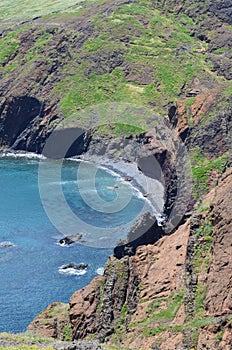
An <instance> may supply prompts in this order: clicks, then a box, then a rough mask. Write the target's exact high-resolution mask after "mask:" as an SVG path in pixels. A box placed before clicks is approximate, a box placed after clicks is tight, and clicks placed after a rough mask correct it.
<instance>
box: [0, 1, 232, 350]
mask: <svg viewBox="0 0 232 350" xmlns="http://www.w3.org/2000/svg"><path fill="white" fill-rule="evenodd" d="M0 11H1V13H2V16H1V19H0V150H6V149H9V148H10V149H11V150H23V151H32V152H36V153H41V152H42V150H43V146H44V144H45V142H46V140H47V138H48V136H49V135H50V134H51V133H52V131H53V130H54V129H55V127H56V126H57V125H58V124H59V122H60V121H62V122H64V123H65V122H67V125H71V126H75V127H78V128H80V127H81V128H83V130H84V137H83V140H82V141H81V142H80V143H79V144H75V145H74V147H76V148H75V149H74V151H75V154H85V155H87V156H88V155H89V156H90V157H93V156H94V157H95V156H97V157H99V156H102V155H104V156H106V157H109V158H111V159H113V160H120V161H121V160H122V161H124V162H127V163H128V162H135V161H138V159H136V157H135V156H134V153H133V152H134V149H133V147H134V146H133V145H134V143H133V142H134V141H135V142H136V145H139V146H141V145H143V146H144V150H143V152H144V153H143V159H145V160H146V161H147V162H148V163H149V159H150V158H149V157H150V156H151V155H152V156H155V157H156V159H157V161H158V163H159V164H160V168H161V170H162V172H163V178H162V181H163V183H164V185H165V191H166V195H165V200H166V202H165V208H164V209H165V214H166V215H167V217H169V215H170V212H171V211H172V210H173V206H174V204H175V201H176V199H177V197H178V181H177V170H176V167H177V165H176V164H175V162H176V158H175V157H177V155H176V154H175V152H174V148H175V147H176V144H175V140H176V138H175V137H176V136H173V139H172V136H170V135H172V134H173V135H179V137H180V140H182V141H183V143H184V147H185V149H186V150H187V152H188V154H189V157H190V160H191V173H192V180H193V183H192V194H191V196H189V198H188V203H187V202H186V201H183V198H182V203H181V205H180V206H179V207H178V212H177V216H178V215H179V216H181V217H182V219H181V220H179V221H178V224H177V225H176V227H175V229H173V230H172V231H171V232H168V233H169V235H166V232H165V230H163V229H161V228H159V227H158V226H157V224H156V223H155V224H154V225H153V226H152V227H151V228H150V229H149V230H148V232H146V233H145V235H143V236H142V237H140V238H139V239H138V240H135V241H134V242H130V241H129V242H124V245H123V246H122V248H121V247H120V248H118V247H116V248H115V251H114V256H113V257H110V258H109V260H108V262H107V264H106V267H105V273H104V276H102V277H100V276H98V277H96V278H95V279H94V280H93V281H92V282H91V283H90V285H88V286H87V287H85V288H84V289H82V290H81V291H77V292H76V293H74V295H73V296H71V299H70V304H69V305H63V304H62V305H60V304H57V303H54V304H52V305H51V306H49V307H48V309H47V310H45V311H43V312H42V313H41V314H40V315H39V316H38V317H37V318H36V319H35V320H34V321H33V322H32V323H31V324H30V326H29V332H32V333H36V334H39V335H42V336H43V337H52V338H53V340H54V339H57V338H58V339H60V340H65V341H70V340H71V339H72V340H76V341H77V340H78V341H79V340H80V341H81V340H84V341H87V343H88V344H87V343H86V344H87V345H85V343H83V347H81V346H82V345H80V347H76V349H79V348H80V349H82V348H83V349H85V346H86V349H89V348H91V347H92V348H93V349H95V347H96V348H97V346H98V348H99V349H100V348H101V347H102V349H103V348H104V349H109V350H110V349H112V350H114V349H119V348H121V349H123V348H125V349H153V350H174V349H175V350H176V349H189V350H190V349H191V350H193V349H195V350H202V349H208V350H230V349H231V344H232V339H231V327H232V325H231V321H232V318H231V317H232V305H231V287H232V285H231V278H232V276H231V222H232V217H231V201H232V198H231V188H232V187H231V185H232V182H231V181H232V174H231V149H232V114H231V112H232V107H231V102H232V88H231V78H232V64H231V62H232V51H231V42H232V40H231V39H232V20H231V18H232V6H231V2H230V1H227V0H224V1H212V0H205V1H200V0H197V1H193V0H187V1H183V0H177V1H172V0H161V1H158V0H157V1H156V0H151V1H149V0H141V1H138V0H137V1H136V0H119V1H117V2H116V1H112V0H106V1H104V0H94V1H88V0H87V1H75V0H68V1H66V2H64V1H59V0H56V1H52V0H47V1H46V3H45V2H44V1H42V0H39V1H37V3H36V4H34V3H33V2H32V1H31V0H23V1H20V2H18V4H12V5H9V1H6V0H3V1H2V2H1V4H0ZM112 106H113V107H112ZM115 106H116V107H115ZM128 106H130V108H129V107H128ZM131 106H132V107H133V108H131ZM92 107H93V108H92ZM96 111H97V113H99V115H100V122H98V124H95V114H94V113H95V112H96ZM112 111H113V112H112ZM154 116H155V117H154ZM157 120H158V121H161V122H160V124H159V125H158V126H157ZM69 122H70V123H71V124H69ZM103 124H104V125H103ZM96 125H97V127H96ZM163 126H165V128H166V127H167V130H169V131H168V132H169V134H168V133H167V134H165V132H166V131H165V130H166V129H165V128H163ZM155 130H156V131H157V130H159V132H160V134H158V136H161V140H160V139H159V137H157V134H156V133H155V132H154V131H155ZM170 139H171V141H170ZM178 142H179V141H178ZM124 149H126V152H125V151H124ZM184 161H185V159H184V157H183V160H182V162H184ZM158 179H159V180H160V178H158ZM140 219H141V220H140V222H139V223H138V226H139V225H142V224H144V221H146V220H147V219H146V217H142V218H140ZM133 232H134V231H133ZM54 302H55V301H54ZM8 337H9V338H8ZM5 338H7V341H5V340H4V339H5ZM17 341H18V340H15V339H12V343H11V338H10V336H9V335H7V336H6V335H4V336H3V335H2V336H1V335H0V348H1V346H3V347H4V346H5V347H6V346H10V345H12V346H16V348H17V346H24V345H18V344H19V343H20V344H25V349H27V348H30V347H31V346H33V341H32V342H31V341H30V339H29V340H26V341H24V340H20V341H19V343H17ZM94 342H96V343H94ZM98 342H104V344H103V345H99V343H98ZM68 344H69V343H68ZM70 344H72V343H70ZM94 344H95V345H94ZM96 344H98V345H96ZM36 346H38V347H42V345H41V344H40V342H39V341H38V342H36ZM46 346H47V345H46ZM49 346H50V347H52V348H57V347H56V346H58V348H59V346H60V349H65V348H67V349H68V348H69V346H71V348H72V349H74V348H75V346H77V345H75V346H74V345H73V344H72V345H67V344H63V345H62V344H58V345H57V344H55V345H54V344H53V343H51V344H48V347H49ZM72 346H73V347H72ZM71 348H70V349H71Z"/></svg>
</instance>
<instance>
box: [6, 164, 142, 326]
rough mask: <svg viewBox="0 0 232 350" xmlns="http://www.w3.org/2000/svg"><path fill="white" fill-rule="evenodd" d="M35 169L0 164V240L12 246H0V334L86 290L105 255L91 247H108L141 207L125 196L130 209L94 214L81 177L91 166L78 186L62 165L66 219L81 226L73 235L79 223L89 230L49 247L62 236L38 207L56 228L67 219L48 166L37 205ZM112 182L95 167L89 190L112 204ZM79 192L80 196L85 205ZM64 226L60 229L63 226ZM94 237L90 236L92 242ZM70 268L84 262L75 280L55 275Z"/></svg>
mask: <svg viewBox="0 0 232 350" xmlns="http://www.w3.org/2000/svg"><path fill="white" fill-rule="evenodd" d="M38 164H39V161H38V160H35V159H33V160H32V159H12V158H8V159H3V158H0V188H1V191H0V193H1V197H0V199H1V200H0V242H12V243H13V244H14V246H12V247H8V248H6V247H0V305H1V307H0V310H1V313H0V332H3V331H7V332H15V333H16V332H23V331H25V330H26V327H27V326H28V324H29V323H30V321H31V320H32V319H33V318H34V317H35V316H36V315H37V314H38V313H39V312H40V311H41V310H43V309H44V308H45V307H47V305H48V304H50V303H51V302H53V301H62V302H68V301H69V298H70V296H71V294H72V293H73V292H74V291H76V290H77V289H80V288H82V287H83V286H85V285H86V284H88V283H89V282H90V281H91V279H92V278H93V277H94V276H95V275H96V270H97V269H98V268H100V267H102V266H104V264H105V262H106V260H107V257H108V256H109V255H110V254H111V253H112V247H113V243H112V246H111V244H109V246H108V248H98V247H99V246H100V247H101V244H96V245H95V244H92V243H93V242H94V241H98V242H99V240H100V241H101V239H102V242H103V241H104V242H105V241H107V240H108V241H109V242H110V243H111V238H112V237H111V233H112V232H113V235H114V239H115V237H118V236H117V235H119V236H120V232H122V229H121V228H122V227H125V225H126V224H127V223H128V221H130V220H132V219H133V218H134V217H136V215H137V214H139V213H140V211H141V210H142V207H143V205H144V200H143V199H140V198H138V197H137V196H136V195H133V196H132V199H131V201H130V202H131V203H130V204H128V205H126V206H125V207H124V208H123V209H121V210H119V211H118V212H116V213H114V212H113V213H108V212H104V208H103V210H100V212H99V211H97V210H95V209H94V208H93V207H92V205H91V203H94V198H95V197H94V190H93V189H92V187H91V184H90V182H88V174H90V173H91V171H92V170H93V169H92V168H91V165H88V166H87V168H86V170H85V169H84V171H82V173H81V176H82V177H81V176H80V179H79V183H78V181H76V180H77V175H76V174H77V169H78V166H79V163H78V162H70V161H69V162H68V161H67V162H65V163H64V165H63V167H62V180H61V184H62V186H61V187H62V191H63V193H64V196H65V198H66V200H67V203H68V206H69V207H70V208H71V211H72V212H73V214H74V215H77V216H78V217H80V218H81V220H82V221H83V223H84V225H83V227H77V229H76V232H79V231H80V230H81V232H84V233H86V232H85V230H86V227H85V223H87V225H91V227H92V228H93V230H92V231H91V230H90V231H91V234H89V236H88V235H87V236H86V240H85V243H84V244H75V245H72V246H70V247H61V246H60V245H58V244H57V242H58V240H59V239H60V238H62V237H63V235H64V233H62V232H59V230H58V229H57V227H56V223H55V226H54V223H53V224H52V223H51V221H50V220H49V218H48V216H47V213H46V212H45V210H44V207H43V205H44V203H46V201H47V203H48V205H50V204H51V203H50V202H52V206H53V208H54V210H55V212H56V213H57V215H58V217H59V218H62V220H64V222H65V220H67V218H66V217H65V215H64V211H63V208H62V205H61V204H60V199H59V197H57V198H56V197H55V195H56V193H57V186H59V184H58V183H57V182H56V181H54V178H55V175H54V174H55V171H56V169H55V168H56V164H55V162H50V163H49V164H47V173H46V171H45V173H43V176H44V179H45V178H46V176H47V179H46V181H45V182H44V184H43V185H42V187H43V190H44V191H43V193H45V197H46V195H47V197H46V198H43V205H42V202H41V198H40V193H39V187H38ZM85 171H86V174H85V173H84V172H85ZM118 181H119V179H118V178H117V177H115V176H113V175H112V174H110V173H108V172H106V171H105V170H104V169H99V170H98V171H97V174H96V179H95V186H96V191H95V192H98V195H99V198H100V199H103V201H105V202H106V203H107V202H110V201H112V200H115V198H116V197H117V193H116V190H112V188H108V187H109V186H113V185H115V184H117V183H118ZM40 186H41V185H40ZM78 186H79V187H78ZM80 191H82V195H83V193H84V194H86V195H87V197H86V198H87V200H86V201H85V200H83V198H82V196H81V195H80ZM88 191H89V193H88ZM126 195H127V193H126ZM43 196H44V194H43ZM88 200H89V201H88ZM49 201H50V202H49ZM49 203H50V204H49ZM106 211H107V210H106ZM67 221H68V220H67ZM74 224H75V223H74ZM119 224H120V227H119V228H118V225H119ZM65 225H66V226H65V227H67V228H68V226H69V223H68V222H67V223H66V224H65ZM71 226H72V225H71ZM87 227H88V226H87ZM94 227H96V230H94ZM70 229H71V231H70V232H69V233H72V227H71V228H70ZM101 229H105V231H104V234H103V236H104V237H101ZM95 232H96V237H93V235H94V233H95ZM107 235H108V236H107ZM112 242H113V241H112ZM102 246H105V245H104V244H102ZM70 262H74V263H81V262H85V263H87V264H89V268H88V269H87V272H86V273H85V274H83V275H64V274H61V273H59V271H58V269H59V267H60V266H61V265H63V264H67V263H70Z"/></svg>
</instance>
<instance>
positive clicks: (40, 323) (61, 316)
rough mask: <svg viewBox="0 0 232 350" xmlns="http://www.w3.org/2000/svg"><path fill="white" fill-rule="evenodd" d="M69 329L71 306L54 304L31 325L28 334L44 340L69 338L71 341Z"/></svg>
mask: <svg viewBox="0 0 232 350" xmlns="http://www.w3.org/2000/svg"><path fill="white" fill-rule="evenodd" d="M69 328H70V322H69V305H68V304H64V303H58V302H54V303H53V304H51V305H49V306H48V307H47V309H46V310H44V311H42V312H41V313H40V314H39V315H38V316H37V317H36V318H35V319H34V320H33V321H32V322H31V323H30V325H29V326H28V328H27V332H28V333H32V334H39V335H41V336H43V337H44V338H57V339H61V340H67V339H66V337H67V338H69V339H68V340H70V339H71V338H70V331H69ZM68 333H69V334H68Z"/></svg>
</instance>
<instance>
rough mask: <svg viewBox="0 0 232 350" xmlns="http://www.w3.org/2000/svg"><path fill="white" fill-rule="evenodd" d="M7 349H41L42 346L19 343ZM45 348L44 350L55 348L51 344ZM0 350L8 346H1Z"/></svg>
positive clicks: (4, 349)
mask: <svg viewBox="0 0 232 350" xmlns="http://www.w3.org/2000/svg"><path fill="white" fill-rule="evenodd" d="M7 349H8V350H39V349H41V348H40V347H39V346H37V345H26V344H22V345H17V346H8V347H7ZM43 349H44V350H54V348H52V347H51V346H48V347H46V348H43ZM0 350H6V348H5V347H3V346H0Z"/></svg>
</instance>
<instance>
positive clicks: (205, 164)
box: [191, 148, 229, 198]
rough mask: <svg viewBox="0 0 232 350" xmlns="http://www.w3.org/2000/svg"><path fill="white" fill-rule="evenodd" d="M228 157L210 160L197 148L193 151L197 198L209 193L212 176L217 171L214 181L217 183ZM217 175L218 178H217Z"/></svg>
mask: <svg viewBox="0 0 232 350" xmlns="http://www.w3.org/2000/svg"><path fill="white" fill-rule="evenodd" d="M228 157H229V155H228V153H227V154H224V155H223V156H221V157H218V158H215V159H208V158H206V156H205V155H203V154H202V152H201V151H200V149H199V148H195V149H193V150H192V151H191V163H192V175H193V181H194V185H193V194H194V197H195V198H200V197H201V196H202V195H203V194H204V193H206V192H207V190H208V183H209V181H210V175H211V174H212V172H213V171H215V173H214V174H213V176H214V181H215V182H216V181H217V177H218V176H219V175H220V174H221V172H222V170H223V167H224V166H225V164H226V162H227V160H228ZM216 174H217V176H216V178H215V175H216Z"/></svg>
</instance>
